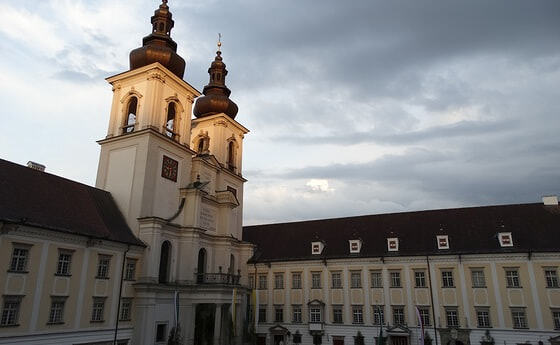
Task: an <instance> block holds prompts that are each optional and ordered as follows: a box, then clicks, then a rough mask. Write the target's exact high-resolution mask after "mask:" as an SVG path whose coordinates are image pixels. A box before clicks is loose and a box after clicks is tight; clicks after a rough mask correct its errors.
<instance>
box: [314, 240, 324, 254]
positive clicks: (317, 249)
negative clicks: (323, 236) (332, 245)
mask: <svg viewBox="0 0 560 345" xmlns="http://www.w3.org/2000/svg"><path fill="white" fill-rule="evenodd" d="M324 246H325V245H324V244H323V242H320V241H318V242H311V254H313V255H318V254H321V253H322V252H323V248H324Z"/></svg>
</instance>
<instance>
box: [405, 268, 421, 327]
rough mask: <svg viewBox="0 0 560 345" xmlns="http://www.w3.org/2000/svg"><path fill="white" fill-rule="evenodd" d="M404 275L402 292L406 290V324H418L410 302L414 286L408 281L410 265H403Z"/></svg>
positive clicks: (412, 304)
mask: <svg viewBox="0 0 560 345" xmlns="http://www.w3.org/2000/svg"><path fill="white" fill-rule="evenodd" d="M404 277H405V278H404V284H405V288H404V291H403V292H406V303H407V304H408V306H407V308H406V309H407V311H406V312H407V313H408V324H409V325H410V326H412V325H416V324H418V320H416V319H417V317H416V312H415V311H414V303H413V302H412V293H413V291H414V288H413V287H412V284H411V281H410V267H409V266H408V265H405V266H404Z"/></svg>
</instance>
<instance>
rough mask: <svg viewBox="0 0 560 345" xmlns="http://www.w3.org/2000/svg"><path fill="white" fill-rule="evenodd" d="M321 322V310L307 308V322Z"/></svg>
mask: <svg viewBox="0 0 560 345" xmlns="http://www.w3.org/2000/svg"><path fill="white" fill-rule="evenodd" d="M321 320H322V318H321V308H319V307H311V308H309V322H311V323H320V322H321Z"/></svg>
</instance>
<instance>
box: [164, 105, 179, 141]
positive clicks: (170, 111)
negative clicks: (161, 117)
mask: <svg viewBox="0 0 560 345" xmlns="http://www.w3.org/2000/svg"><path fill="white" fill-rule="evenodd" d="M175 115H176V109H175V102H169V104H168V105H167V119H166V121H165V134H166V135H167V136H168V137H170V138H172V139H175V137H176V136H177V133H176V127H177V121H176V118H175V117H176V116H175Z"/></svg>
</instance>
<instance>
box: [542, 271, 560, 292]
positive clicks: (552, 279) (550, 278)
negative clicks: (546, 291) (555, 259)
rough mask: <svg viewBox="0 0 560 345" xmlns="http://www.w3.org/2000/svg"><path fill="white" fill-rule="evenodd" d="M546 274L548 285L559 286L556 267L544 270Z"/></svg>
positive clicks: (551, 286) (550, 286)
mask: <svg viewBox="0 0 560 345" xmlns="http://www.w3.org/2000/svg"><path fill="white" fill-rule="evenodd" d="M544 276H545V278H546V287H549V288H557V287H558V273H557V272H556V269H555V268H547V269H546V270H544Z"/></svg>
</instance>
